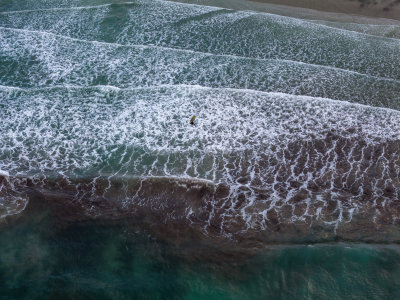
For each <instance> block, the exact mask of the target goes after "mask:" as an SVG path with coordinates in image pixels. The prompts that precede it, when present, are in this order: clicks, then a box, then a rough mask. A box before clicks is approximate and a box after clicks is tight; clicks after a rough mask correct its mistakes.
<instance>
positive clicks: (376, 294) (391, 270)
mask: <svg viewBox="0 0 400 300" xmlns="http://www.w3.org/2000/svg"><path fill="white" fill-rule="evenodd" d="M0 244H1V245H2V246H1V249H0V279H1V282H0V289H1V296H0V298H1V299H398V298H399V297H400V248H399V247H398V246H379V245H360V244H321V245H292V246H290V245H288V246H274V247H270V248H269V249H265V250H262V251H259V252H258V253H256V254H251V255H250V254H248V253H247V254H244V253H235V252H233V251H232V253H230V252H229V251H225V252H221V251H218V249H204V248H201V247H197V246H194V245H180V246H172V245H168V244H166V243H161V242H158V241H156V240H154V239H152V238H151V237H149V236H147V235H144V234H141V233H139V232H136V233H135V231H133V230H130V229H129V227H128V226H126V224H124V222H120V223H117V224H115V223H114V224H105V223H101V222H85V223H77V224H73V225H70V226H66V227H62V228H58V227H57V225H56V223H54V220H52V219H50V218H46V217H43V216H42V217H37V216H36V217H35V218H34V219H32V218H31V219H30V220H27V221H25V222H23V223H18V224H16V225H13V226H10V227H9V228H7V230H5V231H2V232H1V234H0ZM205 253H206V254H205Z"/></svg>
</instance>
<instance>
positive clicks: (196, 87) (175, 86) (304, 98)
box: [0, 84, 400, 115]
mask: <svg viewBox="0 0 400 300" xmlns="http://www.w3.org/2000/svg"><path fill="white" fill-rule="evenodd" d="M165 88H168V89H178V88H184V89H189V90H205V91H213V90H214V91H229V92H240V93H244V94H255V95H265V96H278V97H290V98H296V100H300V101H304V102H307V101H310V100H311V101H318V102H321V103H327V102H330V103H332V104H338V103H340V104H341V105H344V106H351V107H360V108H362V109H374V110H381V111H388V112H390V113H395V114H399V115H400V112H399V111H398V110H396V109H392V108H388V107H379V106H371V105H366V104H361V103H356V102H350V101H347V100H340V99H331V98H325V97H314V96H307V95H294V94H288V93H282V92H266V91H258V90H254V89H244V88H243V89H237V88H230V87H208V86H201V85H189V84H160V85H155V86H145V87H136V88H120V87H116V86H110V85H94V86H76V85H60V86H51V87H39V88H19V87H12V86H4V85H0V89H4V90H17V91H24V92H36V91H38V92H40V91H51V90H56V89H66V90H69V89H76V90H93V89H97V90H100V91H101V90H104V89H106V90H111V91H121V92H124V91H146V90H161V89H165Z"/></svg>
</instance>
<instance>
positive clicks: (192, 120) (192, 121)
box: [189, 115, 196, 126]
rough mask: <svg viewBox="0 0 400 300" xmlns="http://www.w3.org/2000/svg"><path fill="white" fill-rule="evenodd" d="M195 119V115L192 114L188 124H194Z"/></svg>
mask: <svg viewBox="0 0 400 300" xmlns="http://www.w3.org/2000/svg"><path fill="white" fill-rule="evenodd" d="M195 120H196V116H195V115H193V117H192V118H191V119H190V121H189V124H190V125H193V126H194V125H196V124H195V123H194V121H195Z"/></svg>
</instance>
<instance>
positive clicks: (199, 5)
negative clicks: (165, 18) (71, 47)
mask: <svg viewBox="0 0 400 300" xmlns="http://www.w3.org/2000/svg"><path fill="white" fill-rule="evenodd" d="M140 2H141V1H137V2H121V3H107V4H100V5H91V6H77V7H63V8H42V9H28V10H16V11H4V12H0V14H18V13H27V12H28V13H29V12H41V11H68V10H85V9H97V8H101V7H109V6H112V5H126V4H137V3H140ZM143 2H144V3H146V2H147V1H143ZM158 2H168V3H171V4H175V5H178V6H187V7H191V6H192V7H193V6H194V7H201V8H204V7H206V8H208V9H213V10H215V11H220V10H221V11H224V10H228V11H235V10H232V9H227V8H221V7H217V6H210V5H201V4H193V3H182V2H174V1H169V0H158ZM239 11H240V12H247V13H251V14H254V15H266V16H274V17H281V18H283V19H291V20H296V21H298V22H304V23H309V24H313V25H318V26H321V27H326V28H329V29H331V30H336V31H342V32H344V33H352V34H354V35H365V36H370V37H373V38H382V39H389V40H395V41H396V42H398V41H399V40H398V39H395V38H388V37H384V36H376V35H373V34H368V33H363V32H358V31H353V30H347V29H343V28H336V27H331V26H329V25H325V24H321V23H318V21H320V20H306V19H300V18H295V17H289V16H282V15H277V14H271V13H267V12H258V11H253V10H239ZM346 24H352V23H346ZM354 24H357V23H354ZM367 25H369V24H367ZM376 26H388V25H376Z"/></svg>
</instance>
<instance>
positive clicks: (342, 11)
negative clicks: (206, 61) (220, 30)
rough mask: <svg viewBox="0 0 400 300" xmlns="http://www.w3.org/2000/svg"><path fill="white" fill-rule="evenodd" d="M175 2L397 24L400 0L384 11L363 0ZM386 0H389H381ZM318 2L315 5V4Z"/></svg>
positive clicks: (314, 18) (181, 0)
mask: <svg viewBox="0 0 400 300" xmlns="http://www.w3.org/2000/svg"><path fill="white" fill-rule="evenodd" d="M172 1H174V2H181V3H189V4H197V5H206V6H214V7H221V8H227V9H234V10H251V11H258V12H265V13H270V14H276V15H281V16H286V17H294V18H300V19H306V20H323V21H332V22H345V23H358V24H371V25H398V26H400V2H398V3H397V4H396V5H394V6H393V7H391V8H390V10H389V11H384V10H383V8H381V6H378V5H377V6H376V7H374V6H372V7H371V6H367V7H360V3H359V1H362V0H358V1H357V0H354V1H352V0H337V1H336V0H326V2H324V3H319V4H315V3H314V1H312V0H301V1H298V0H253V1H248V0H172ZM380 1H381V2H382V1H383V2H385V3H386V2H387V1H390V0H380ZM314 4H315V5H314Z"/></svg>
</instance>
